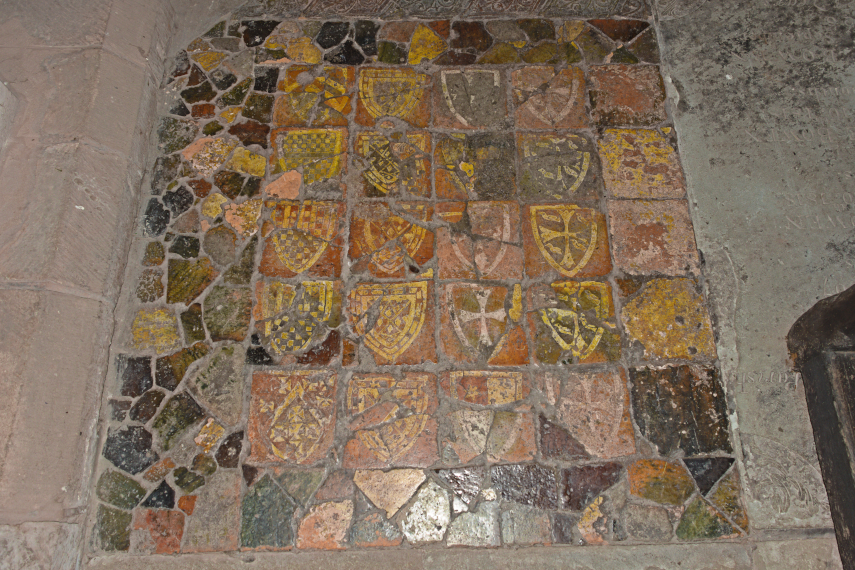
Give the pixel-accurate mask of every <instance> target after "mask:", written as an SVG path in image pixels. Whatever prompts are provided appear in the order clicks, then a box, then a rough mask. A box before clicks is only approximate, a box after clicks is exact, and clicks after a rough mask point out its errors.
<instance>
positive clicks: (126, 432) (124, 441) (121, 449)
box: [102, 426, 158, 475]
mask: <svg viewBox="0 0 855 570" xmlns="http://www.w3.org/2000/svg"><path fill="white" fill-rule="evenodd" d="M151 444H152V436H151V433H150V432H149V431H148V430H146V429H145V428H144V427H142V426H128V427H126V428H123V429H119V430H109V431H108V432H107V441H106V442H105V443H104V450H103V452H102V454H103V455H104V457H105V458H106V459H107V460H108V461H110V462H111V463H112V464H113V465H115V466H116V467H118V468H119V469H121V470H122V471H127V472H128V473H130V474H131V475H136V474H137V473H139V472H140V471H143V470H145V469H147V468H148V467H149V466H151V465H152V464H153V463H154V462H155V461H157V459H158V456H157V452H155V451H154V450H152V448H151Z"/></svg>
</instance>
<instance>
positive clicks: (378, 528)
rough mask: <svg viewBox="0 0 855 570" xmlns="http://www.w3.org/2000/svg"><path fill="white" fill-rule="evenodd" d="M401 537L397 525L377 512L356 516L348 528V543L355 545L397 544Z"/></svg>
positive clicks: (377, 545) (399, 542)
mask: <svg viewBox="0 0 855 570" xmlns="http://www.w3.org/2000/svg"><path fill="white" fill-rule="evenodd" d="M403 539H404V536H403V535H402V534H401V531H400V530H398V527H397V526H395V525H394V524H392V523H391V522H389V521H388V520H386V519H385V518H384V517H383V515H382V514H380V513H377V512H374V513H368V514H367V515H365V516H363V517H356V519H355V520H354V522H353V526H352V527H351V529H350V543H351V544H352V545H353V546H357V547H383V546H387V547H388V546H398V545H400V544H401V542H402V541H403Z"/></svg>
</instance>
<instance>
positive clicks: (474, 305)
mask: <svg viewBox="0 0 855 570" xmlns="http://www.w3.org/2000/svg"><path fill="white" fill-rule="evenodd" d="M441 291H442V293H441V297H440V300H439V305H440V326H441V328H440V338H441V340H442V349H443V352H444V353H445V355H446V356H447V357H448V358H450V359H451V360H453V361H455V362H471V363H481V364H490V365H493V366H517V365H522V364H527V363H528V344H527V342H526V338H525V332H524V329H523V327H522V326H521V325H522V323H521V320H522V292H521V287H520V285H515V286H514V288H513V290H509V289H508V288H506V287H490V286H485V285H478V284H475V283H464V282H452V283H446V284H445V285H444V286H443V287H442V289H441ZM507 306H510V308H509V309H506V307H507Z"/></svg>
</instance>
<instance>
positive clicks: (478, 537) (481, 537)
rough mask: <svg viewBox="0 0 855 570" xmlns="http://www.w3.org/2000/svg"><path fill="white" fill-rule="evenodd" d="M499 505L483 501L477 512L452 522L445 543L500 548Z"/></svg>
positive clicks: (495, 502) (479, 504) (465, 514)
mask: <svg viewBox="0 0 855 570" xmlns="http://www.w3.org/2000/svg"><path fill="white" fill-rule="evenodd" d="M498 514H499V503H498V502H497V501H481V502H480V503H478V507H477V509H476V510H473V511H471V512H468V513H463V514H461V515H460V516H458V517H457V518H456V519H454V520H453V521H452V522H451V525H450V526H449V527H448V536H447V537H446V539H445V543H446V544H447V545H448V546H499V542H500V540H499V518H498Z"/></svg>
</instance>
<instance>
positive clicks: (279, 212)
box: [259, 200, 345, 279]
mask: <svg viewBox="0 0 855 570" xmlns="http://www.w3.org/2000/svg"><path fill="white" fill-rule="evenodd" d="M264 208H265V214H266V218H267V222H268V223H267V229H268V231H269V233H267V235H265V236H264V249H263V253H262V258H261V264H260V266H259V270H260V271H261V273H262V274H263V275H266V276H268V277H279V278H283V279H285V278H289V277H296V276H297V275H305V276H307V277H339V276H340V275H341V258H342V254H343V249H344V237H343V236H342V227H343V226H344V222H345V220H344V213H345V204H344V203H343V202H333V201H324V200H304V201H292V200H279V201H276V200H266V201H265V203H264Z"/></svg>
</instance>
